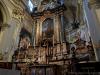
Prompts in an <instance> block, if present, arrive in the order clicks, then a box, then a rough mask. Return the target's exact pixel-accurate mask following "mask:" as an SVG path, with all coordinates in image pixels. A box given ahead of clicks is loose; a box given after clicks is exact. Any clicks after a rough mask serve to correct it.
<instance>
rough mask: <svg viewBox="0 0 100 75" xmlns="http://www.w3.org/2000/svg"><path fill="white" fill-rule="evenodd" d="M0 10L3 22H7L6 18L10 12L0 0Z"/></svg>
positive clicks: (7, 18)
mask: <svg viewBox="0 0 100 75" xmlns="http://www.w3.org/2000/svg"><path fill="white" fill-rule="evenodd" d="M0 11H1V13H2V17H3V24H7V23H8V20H9V18H10V14H9V11H8V8H7V6H6V4H5V3H4V2H3V0H2V1H0Z"/></svg>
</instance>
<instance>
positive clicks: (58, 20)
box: [54, 14, 61, 54]
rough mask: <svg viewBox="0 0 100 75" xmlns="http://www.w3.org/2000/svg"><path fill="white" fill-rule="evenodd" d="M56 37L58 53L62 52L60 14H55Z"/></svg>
mask: <svg viewBox="0 0 100 75" xmlns="http://www.w3.org/2000/svg"><path fill="white" fill-rule="evenodd" d="M54 39H55V42H54V43H56V44H57V54H58V53H60V52H61V51H60V17H59V15H58V14H57V15H56V14H55V17H54Z"/></svg>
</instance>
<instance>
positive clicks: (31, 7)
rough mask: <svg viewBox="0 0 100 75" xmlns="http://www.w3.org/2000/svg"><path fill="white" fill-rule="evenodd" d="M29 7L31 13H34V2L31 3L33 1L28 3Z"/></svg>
mask: <svg viewBox="0 0 100 75" xmlns="http://www.w3.org/2000/svg"><path fill="white" fill-rule="evenodd" d="M28 7H29V10H30V12H32V11H33V8H34V6H33V3H32V1H31V0H29V1H28Z"/></svg>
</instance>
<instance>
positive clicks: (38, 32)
mask: <svg viewBox="0 0 100 75" xmlns="http://www.w3.org/2000/svg"><path fill="white" fill-rule="evenodd" d="M39 35H40V23H39V20H37V23H36V45H38V43H39Z"/></svg>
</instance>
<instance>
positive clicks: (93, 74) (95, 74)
mask: <svg viewBox="0 0 100 75" xmlns="http://www.w3.org/2000/svg"><path fill="white" fill-rule="evenodd" d="M66 75H100V73H99V72H68V73H66Z"/></svg>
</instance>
